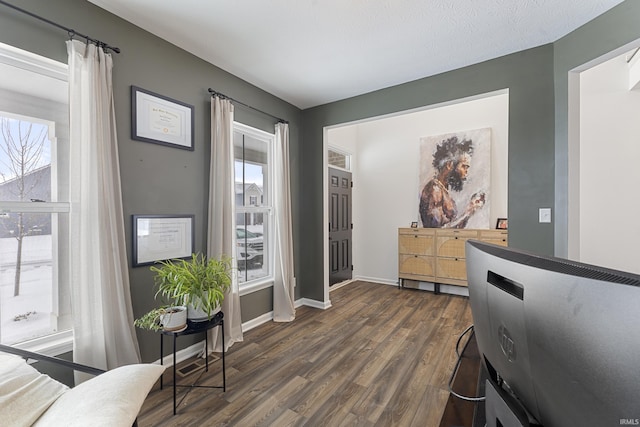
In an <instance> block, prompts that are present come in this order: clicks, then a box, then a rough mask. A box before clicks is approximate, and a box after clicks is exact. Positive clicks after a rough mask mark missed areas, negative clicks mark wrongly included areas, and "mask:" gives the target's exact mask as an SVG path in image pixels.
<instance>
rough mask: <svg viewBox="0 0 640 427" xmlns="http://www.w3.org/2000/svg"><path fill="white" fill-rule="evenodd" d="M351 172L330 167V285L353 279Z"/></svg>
mask: <svg viewBox="0 0 640 427" xmlns="http://www.w3.org/2000/svg"><path fill="white" fill-rule="evenodd" d="M351 228H352V225H351V172H347V171H343V170H340V169H334V168H331V167H330V168H329V285H334V284H336V283H338V282H343V281H345V280H349V279H351V271H352V264H351V252H352V249H351V243H352V242H351Z"/></svg>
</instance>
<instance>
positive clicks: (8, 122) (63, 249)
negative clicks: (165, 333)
mask: <svg viewBox="0 0 640 427" xmlns="http://www.w3.org/2000/svg"><path fill="white" fill-rule="evenodd" d="M0 74H1V75H2V76H3V78H2V79H0V342H1V343H2V344H8V345H19V346H21V347H23V348H28V349H35V350H38V351H44V352H46V353H49V354H59V353H62V352H64V351H69V350H71V339H72V334H71V308H70V295H69V293H70V290H69V286H68V283H69V279H68V274H69V268H68V258H69V257H68V238H67V230H68V212H69V203H68V191H67V186H66V183H67V179H68V178H67V172H66V170H65V168H64V167H63V166H64V165H67V164H68V163H67V162H66V161H65V159H67V158H68V156H69V154H68V134H69V129H68V128H69V125H68V114H69V109H68V101H67V97H68V85H67V66H66V65H65V64H61V63H58V62H55V61H51V60H49V59H47V58H42V57H39V56H37V55H34V54H31V53H28V52H25V51H22V50H19V49H15V48H13V47H11V46H7V45H3V44H0Z"/></svg>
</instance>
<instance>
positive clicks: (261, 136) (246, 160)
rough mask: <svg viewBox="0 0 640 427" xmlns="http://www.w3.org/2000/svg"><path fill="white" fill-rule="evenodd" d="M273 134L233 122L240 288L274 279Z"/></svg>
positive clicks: (237, 254) (237, 256)
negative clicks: (272, 241) (272, 249)
mask: <svg viewBox="0 0 640 427" xmlns="http://www.w3.org/2000/svg"><path fill="white" fill-rule="evenodd" d="M273 138H274V135H273V134H269V133H266V132H263V131H260V130H258V129H254V128H251V127H249V126H246V125H243V124H240V123H234V132H233V145H234V160H235V177H234V181H235V194H236V203H235V215H236V254H235V256H236V260H237V263H238V282H239V284H240V290H241V291H242V290H243V289H245V290H246V289H248V288H250V287H252V286H254V285H256V284H259V283H268V282H270V281H272V280H273V268H272V266H271V264H272V251H271V247H272V245H271V235H272V234H271V232H272V230H273V226H272V224H273V220H272V214H271V213H272V201H271V200H272V198H271V191H270V189H271V187H272V186H271V182H272V181H271V180H272V178H271V177H272V171H271V165H272V149H273Z"/></svg>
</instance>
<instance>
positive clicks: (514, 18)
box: [88, 0, 622, 109]
mask: <svg viewBox="0 0 640 427" xmlns="http://www.w3.org/2000/svg"><path fill="white" fill-rule="evenodd" d="M88 1H90V2H91V3H93V4H95V5H97V6H99V7H101V8H103V9H106V10H108V11H110V12H112V13H114V14H116V15H118V16H120V17H122V18H124V19H126V20H127V21H129V22H131V23H133V24H135V25H137V26H139V27H141V28H143V29H145V30H147V31H149V32H151V33H153V34H155V35H157V36H159V37H162V38H163V39H166V40H168V41H169V42H171V43H173V44H175V45H176V46H179V47H181V48H182V49H185V50H187V51H189V52H191V53H193V54H194V55H197V56H199V57H200V58H202V59H204V60H206V61H208V62H210V63H212V64H214V65H216V66H218V67H220V68H222V69H224V70H226V71H228V72H230V73H232V74H234V75H236V76H238V77H240V78H242V79H244V80H246V81H247V82H249V83H252V84H254V85H256V86H258V87H260V88H262V89H264V90H266V91H267V92H270V93H272V94H273V95H276V96H277V97H279V98H282V99H284V100H286V101H288V102H290V103H291V104H293V105H295V106H297V107H299V108H303V109H304V108H309V107H313V106H316V105H320V104H325V103H328V102H332V101H336V100H340V99H344V98H348V97H351V96H355V95H360V94H363V93H367V92H371V91H374V90H377V89H382V88H385V87H389V86H393V85H396V84H400V83H404V82H408V81H412V80H416V79H419V78H422V77H427V76H431V75H434V74H438V73H442V72H445V71H449V70H453V69H456V68H460V67H463V66H466V65H470V64H474V63H478V62H481V61H485V60H488V59H492V58H496V57H499V56H503V55H507V54H509V53H513V52H517V51H520V50H523V49H528V48H532V47H536V46H540V45H543V44H546V43H550V42H554V41H556V40H557V39H559V38H560V37H562V36H564V35H566V34H567V33H569V32H571V31H573V30H574V29H576V28H578V27H580V26H581V25H583V24H585V23H586V22H588V21H590V20H591V19H593V18H594V17H596V16H598V15H600V14H602V13H603V12H605V11H607V10H609V9H610V8H612V7H613V6H615V5H617V4H619V3H621V2H622V0H466V1H465V0H457V1H456V0H376V1H374V0H268V1H266V0H207V1H204V0H180V1H175V0H135V1H132V0H88ZM106 41H107V42H109V41H108V40H106ZM119 47H120V48H122V49H123V50H124V49H126V48H127V47H126V46H119ZM212 85H215V82H213V83H212ZM214 89H215V88H214ZM227 95H229V96H233V94H232V93H229V94H227Z"/></svg>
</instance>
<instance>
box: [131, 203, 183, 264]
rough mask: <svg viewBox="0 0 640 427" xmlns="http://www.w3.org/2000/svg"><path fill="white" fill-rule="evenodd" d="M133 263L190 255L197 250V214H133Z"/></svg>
mask: <svg viewBox="0 0 640 427" xmlns="http://www.w3.org/2000/svg"><path fill="white" fill-rule="evenodd" d="M132 217H133V266H134V267H139V266H142V265H150V264H153V263H155V262H157V261H166V260H169V259H179V258H183V259H186V258H190V257H191V254H193V252H194V251H195V228H194V225H193V223H194V218H195V216H194V215H132Z"/></svg>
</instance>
